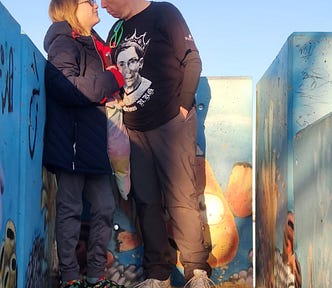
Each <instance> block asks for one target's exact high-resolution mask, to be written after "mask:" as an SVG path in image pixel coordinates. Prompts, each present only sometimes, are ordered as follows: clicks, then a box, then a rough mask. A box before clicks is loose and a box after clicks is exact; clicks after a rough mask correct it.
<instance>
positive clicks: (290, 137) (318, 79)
mask: <svg viewBox="0 0 332 288" xmlns="http://www.w3.org/2000/svg"><path fill="white" fill-rule="evenodd" d="M331 45H332V33H323V32H317V33H293V34H291V35H290V36H289V38H288V39H287V41H286V43H285V44H284V46H283V47H282V48H281V50H280V52H279V54H278V55H277V57H276V58H275V60H274V61H273V63H272V64H271V65H270V67H269V68H268V69H267V71H266V72H265V74H264V75H263V77H262V78H261V79H260V81H259V82H258V84H257V87H256V90H257V93H256V95H257V99H256V111H257V115H256V117H257V118H256V124H257V126H256V127H257V131H256V135H257V136H256V137H257V138H256V164H257V165H256V208H257V217H256V231H257V233H256V246H257V256H256V260H257V287H268V288H270V287H287V285H289V284H291V283H292V285H294V286H295V287H300V286H299V285H302V287H329V285H328V284H326V285H327V286H324V285H323V286H319V285H318V283H315V282H312V279H311V280H310V281H307V280H308V279H307V277H305V276H303V279H301V278H302V277H301V265H302V266H303V267H305V268H307V264H304V262H306V261H307V260H308V259H305V256H304V254H303V251H308V249H309V247H303V245H306V244H305V242H302V240H303V238H302V237H303V236H304V235H303V233H304V230H303V229H301V230H300V229H299V236H300V235H301V237H298V234H297V230H296V228H297V227H306V228H307V231H306V233H307V234H311V233H315V230H314V229H312V228H313V227H312V225H309V223H310V222H306V219H307V218H305V217H303V213H305V212H304V211H307V210H306V208H307V205H305V204H304V203H309V202H310V203H315V202H316V201H317V200H316V199H315V194H311V195H310V194H309V193H305V191H304V190H303V189H301V187H302V188H303V186H306V184H305V183H308V182H307V181H310V182H313V183H315V182H316V181H317V178H316V176H317V174H315V173H313V174H302V172H303V171H300V170H299V168H300V167H298V166H297V164H296V163H297V161H298V157H300V158H301V159H303V158H304V159H305V158H306V157H307V155H312V153H313V150H314V149H315V147H314V146H312V147H310V145H304V144H303V142H305V141H308V142H307V143H316V144H314V145H318V143H317V142H316V141H318V139H316V138H315V137H316V136H314V134H313V133H312V134H311V133H309V132H300V131H304V130H306V129H309V125H312V124H313V123H315V122H316V121H319V120H320V119H322V118H324V117H325V116H326V115H327V114H328V113H330V112H331V111H332V89H331V88H332V87H331V83H332V76H331V75H332V63H331V61H330V59H331V58H332V49H331V48H332V47H331ZM317 125H318V124H317ZM330 128H331V127H330ZM310 129H311V130H312V128H310ZM298 133H299V135H302V134H300V133H303V135H307V136H306V140H305V141H304V140H301V141H300V142H301V143H302V144H301V146H303V147H305V149H301V150H298V151H297V153H300V154H301V155H299V154H297V155H296V156H295V154H294V153H295V152H294V151H295V146H296V145H300V144H299V143H297V142H296V141H299V139H300V138H301V137H300V136H297V135H298ZM310 135H312V136H310ZM311 137H312V138H311ZM324 139H325V137H323V138H322V139H321V141H323V142H324V141H325V140H324ZM329 139H331V138H329ZM321 148H322V149H325V150H324V151H321V152H320V153H322V155H326V153H327V154H328V153H329V152H328V150H326V149H330V148H329V147H328V146H324V145H323V146H321ZM300 151H301V152H300ZM316 160H317V161H318V162H319V161H321V160H322V158H321V157H319V158H317V159H315V161H316ZM313 164H315V165H316V166H313ZM302 165H303V164H302ZM306 165H308V166H307V167H306V169H309V170H310V171H313V170H312V169H314V167H317V168H319V171H323V170H324V169H325V170H326V168H327V167H330V165H331V163H330V162H329V163H325V164H323V163H320V164H318V163H315V162H314V161H313V160H312V159H311V158H310V157H309V158H308V163H307V164H306ZM322 167H324V169H323V168H322ZM301 169H305V168H301ZM329 169H331V168H329ZM314 170H315V169H314ZM319 175H320V176H321V177H322V178H321V180H322V181H327V179H326V178H325V177H327V174H326V173H322V174H319ZM309 176H310V178H309ZM300 179H301V180H300ZM295 183H296V185H295ZM324 183H325V182H324ZM322 187H323V186H322ZM322 187H319V190H322V189H321V188H322ZM315 192H316V191H315ZM325 200H326V201H328V203H331V200H330V199H329V198H327V199H325ZM309 206H310V205H309ZM312 212H313V213H320V212H319V211H312ZM329 215H331V214H329ZM329 217H331V216H329ZM294 227H295V231H294ZM324 227H326V226H324ZM294 233H295V234H294ZM325 235H326V236H327V239H329V241H330V242H331V240H332V239H331V234H330V233H327V234H325ZM309 238H310V237H309ZM300 251H302V252H301V253H297V252H300ZM300 255H301V258H300ZM307 255H308V254H307ZM313 257H318V255H313ZM328 257H329V259H328V262H329V263H331V257H330V256H328ZM315 261H319V260H318V259H315ZM315 261H313V263H315ZM310 269H313V267H312V266H310ZM302 271H303V273H302V275H304V274H306V273H308V270H307V269H305V270H302ZM316 272H318V271H316ZM306 275H307V274H306ZM326 275H327V274H324V273H323V274H322V276H323V279H324V280H323V282H324V281H325V283H329V282H328V281H327V280H328V279H326V278H324V277H325V276H326ZM326 277H327V276H326ZM280 285H281V286H280ZM285 285H286V286H285ZM292 287H293V286H292Z"/></svg>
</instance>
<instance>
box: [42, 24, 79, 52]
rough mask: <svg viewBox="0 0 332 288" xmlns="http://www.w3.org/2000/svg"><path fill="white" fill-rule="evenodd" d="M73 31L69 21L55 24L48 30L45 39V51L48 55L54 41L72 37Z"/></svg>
mask: <svg viewBox="0 0 332 288" xmlns="http://www.w3.org/2000/svg"><path fill="white" fill-rule="evenodd" d="M72 31H73V30H72V29H71V27H70V25H69V23H68V22H67V21H61V22H54V23H52V25H51V26H50V27H49V28H48V30H47V32H46V35H45V38H44V50H45V51H46V53H48V50H49V48H50V46H51V44H52V43H53V41H54V40H55V39H56V38H57V37H59V36H63V35H67V36H70V37H71V35H72Z"/></svg>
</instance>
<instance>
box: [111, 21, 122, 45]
mask: <svg viewBox="0 0 332 288" xmlns="http://www.w3.org/2000/svg"><path fill="white" fill-rule="evenodd" d="M123 23H124V20H123V19H121V20H119V22H118V23H117V24H116V25H115V28H114V31H113V35H112V37H111V39H110V47H111V48H112V49H113V48H115V47H117V46H118V45H119V43H120V41H121V38H122V34H123Z"/></svg>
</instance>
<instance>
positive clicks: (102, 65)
mask: <svg viewBox="0 0 332 288" xmlns="http://www.w3.org/2000/svg"><path fill="white" fill-rule="evenodd" d="M90 37H91V39H92V42H93V46H94V47H95V50H96V52H97V54H98V57H99V60H100V63H101V68H102V70H103V71H105V67H104V62H103V58H101V56H100V54H99V52H98V49H97V46H96V42H95V39H94V37H93V35H91V36H90Z"/></svg>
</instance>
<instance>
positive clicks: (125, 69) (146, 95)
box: [115, 30, 154, 112]
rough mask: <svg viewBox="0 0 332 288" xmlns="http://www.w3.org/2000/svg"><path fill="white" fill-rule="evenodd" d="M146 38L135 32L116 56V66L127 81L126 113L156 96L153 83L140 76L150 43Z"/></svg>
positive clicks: (124, 98) (125, 88) (123, 43)
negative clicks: (152, 86)
mask: <svg viewBox="0 0 332 288" xmlns="http://www.w3.org/2000/svg"><path fill="white" fill-rule="evenodd" d="M145 36H146V32H145V33H144V34H142V35H139V36H137V35H136V30H135V32H134V33H133V35H131V36H130V37H129V36H128V37H126V38H125V39H124V40H123V42H122V43H121V44H120V45H119V46H118V48H117V51H116V54H115V61H116V64H117V66H118V68H119V70H120V71H121V73H122V75H123V77H124V79H125V85H124V91H125V93H124V97H123V102H124V104H125V106H124V107H123V110H124V111H126V112H133V111H136V110H137V109H138V108H139V107H143V106H144V105H145V103H146V102H148V101H149V100H150V99H151V97H152V96H153V94H154V89H152V88H150V85H151V81H150V80H149V79H146V78H144V77H142V76H141V74H140V70H141V69H142V67H143V62H144V55H145V52H146V49H147V47H148V45H149V42H150V39H148V40H147V41H146V40H145Z"/></svg>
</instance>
